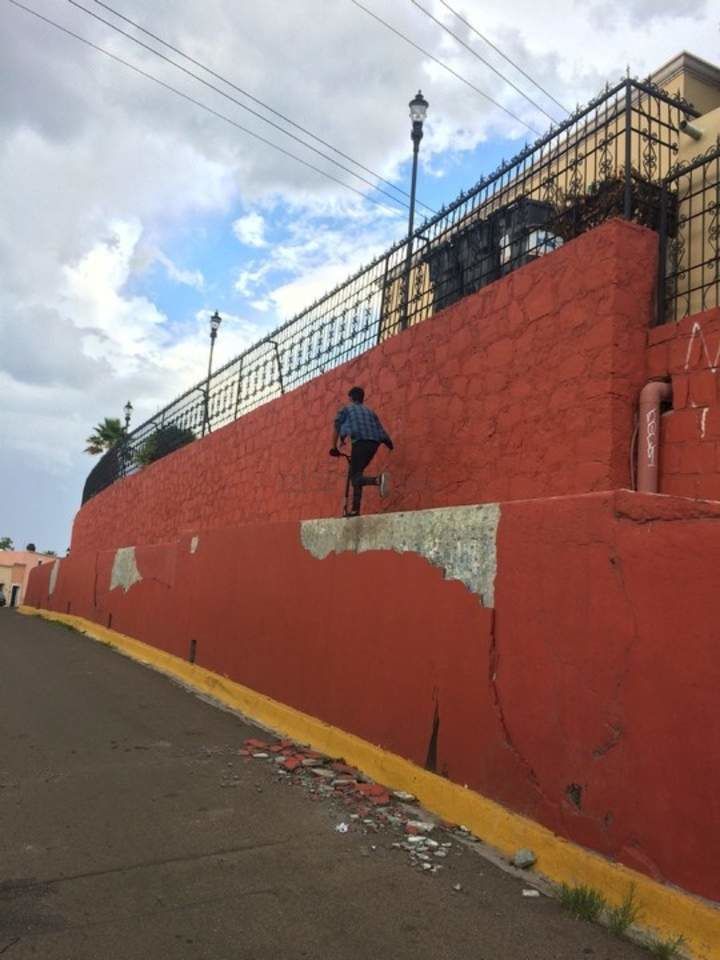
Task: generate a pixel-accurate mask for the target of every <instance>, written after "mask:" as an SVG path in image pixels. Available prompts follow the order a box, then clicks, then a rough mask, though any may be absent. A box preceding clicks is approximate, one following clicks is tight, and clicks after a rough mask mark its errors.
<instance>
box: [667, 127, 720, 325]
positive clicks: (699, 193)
mask: <svg viewBox="0 0 720 960" xmlns="http://www.w3.org/2000/svg"><path fill="white" fill-rule="evenodd" d="M657 305H658V310H657V315H656V318H655V322H656V323H658V324H661V323H668V322H670V321H677V320H681V319H682V318H683V317H687V316H691V315H693V314H695V313H701V312H702V311H703V310H708V309H710V308H711V307H717V306H720V138H718V140H717V142H716V143H715V144H713V146H712V147H710V148H709V149H708V150H706V151H705V153H702V154H700V155H699V156H697V157H694V158H693V159H692V160H689V161H687V162H685V163H680V164H677V165H676V166H673V167H672V168H671V169H670V171H669V173H668V175H667V176H666V178H665V181H664V183H663V188H662V193H661V223H660V257H659V274H658V296H657Z"/></svg>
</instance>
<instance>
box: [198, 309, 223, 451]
mask: <svg viewBox="0 0 720 960" xmlns="http://www.w3.org/2000/svg"><path fill="white" fill-rule="evenodd" d="M221 323H222V317H221V316H220V314H219V313H218V312H217V310H216V311H215V313H214V314H213V315H212V316H211V317H210V356H209V357H208V372H207V380H206V381H205V404H204V410H203V424H202V436H203V437H204V436H205V430H206V429H207V430H208V432H209V431H210V376H211V374H212V359H213V350H214V349H215V340H216V339H217V335H218V330H219V329H220V324H221Z"/></svg>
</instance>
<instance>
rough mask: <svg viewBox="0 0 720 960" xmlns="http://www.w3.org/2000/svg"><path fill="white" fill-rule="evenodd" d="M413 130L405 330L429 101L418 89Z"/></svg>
mask: <svg viewBox="0 0 720 960" xmlns="http://www.w3.org/2000/svg"><path fill="white" fill-rule="evenodd" d="M409 107H410V119H411V120H412V130H411V132H410V136H411V138H412V144H413V166H412V185H411V187H410V216H409V218H408V238H407V252H406V254H405V296H404V298H403V312H402V318H401V321H400V329H401V330H405V328H406V327H407V325H408V306H409V301H410V264H411V262H412V235H413V227H414V226H415V186H416V184H417V166H418V151H419V150H420V141H421V140H422V138H423V123H424V122H425V117H426V116H427V109H428V107H429V103H428V102H427V100H426V99H425V97H423V95H422V90H418V92H417V93H416V95H415V96H414V97H413V98H412V100H411V101H410V103H409Z"/></svg>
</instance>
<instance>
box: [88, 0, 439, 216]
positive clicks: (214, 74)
mask: <svg viewBox="0 0 720 960" xmlns="http://www.w3.org/2000/svg"><path fill="white" fill-rule="evenodd" d="M95 3H97V4H98V6H100V7H103V8H104V9H105V10H107V11H108V12H109V13H112V14H114V15H115V16H116V17H118V19H120V20H123V21H124V22H125V23H129V24H130V26H132V27H135V29H136V30H139V31H140V32H141V33H144V34H145V35H146V36H147V37H152V39H153V40H155V41H156V42H157V43H160V44H162V45H163V46H164V47H167V49H168V50H172V51H173V53H177V54H178V55H179V56H181V57H183V58H184V59H185V60H187V61H188V62H189V63H192V64H194V65H195V66H196V67H200V69H201V70H205V72H206V73H208V74H210V76H211V77H215V79H216V80H221V81H222V82H223V83H226V84H227V85H228V86H229V87H232V89H233V90H237V92H238V93H241V94H242V95H243V96H244V97H247V98H248V100H252V101H253V103H257V104H258V105H259V106H261V107H263V108H264V109H265V110H267V111H268V112H269V113H272V114H274V115H275V116H276V117H280V119H281V120H284V121H285V123H289V124H290V126H291V127H294V128H295V129H296V130H301V131H302V132H303V133H304V134H306V135H307V136H308V137H311V138H312V139H313V140H316V141H317V142H318V143H321V144H322V145H323V146H324V147H328V149H330V150H332V151H333V152H334V153H337V154H338V156H340V157H342V158H343V159H344V160H348V161H349V162H350V163H354V164H355V166H356V167H359V168H360V169H361V170H364V171H365V173H369V174H370V175H371V176H373V177H375V178H376V180H379V181H380V182H381V183H384V184H386V185H387V186H388V187H391V188H392V189H393V190H397V191H398V193H402V194H403V195H404V196H405V197H408V198H409V197H410V194H409V193H408V192H407V190H403V189H402V187H399V186H397V184H395V183H393V182H392V181H391V180H387V179H386V178H385V177H383V176H381V175H380V174H379V173H376V172H375V171H374V170H372V169H371V168H370V167H366V166H365V165H364V164H363V163H360V161H359V160H355V159H354V158H353V157H351V156H349V155H348V154H347V153H343V151H342V150H339V149H338V148H337V147H334V146H333V145H332V144H331V143H328V141H327V140H323V138H322V137H319V136H318V135H317V134H316V133H313V132H312V130H308V129H307V127H303V126H302V124H300V123H296V122H295V121H294V120H292V119H291V118H290V117H288V116H286V115H285V114H284V113H281V112H280V111H279V110H276V109H275V108H274V107H271V106H270V105H269V104H268V103H265V101H264V100H261V99H260V98H259V97H256V96H253V94H252V93H248V91H247V90H244V89H243V88H242V87H239V86H238V85H237V84H236V83H233V81H232V80H228V78H227V77H224V76H223V75H222V74H220V73H217V72H216V71H215V70H212V69H211V68H210V67H208V66H207V64H204V63H202V62H201V61H200V60H195V59H194V57H191V56H190V55H189V54H187V53H185V52H184V51H183V50H180V49H179V48H178V47H175V46H173V44H172V43H168V41H167V40H163V38H162V37H159V36H158V35H157V34H156V33H152V31H150V30H147V29H146V28H145V27H143V26H141V25H140V24H139V23H137V22H136V21H135V20H131V19H130V17H126V16H125V14H123V13H120V12H119V11H118V10H115V9H114V8H113V7H111V6H110V5H109V4H107V3H103V0H95ZM82 9H84V8H82ZM106 22H107V21H103V23H106ZM125 36H127V34H125ZM256 116H260V115H259V114H256ZM262 119H265V118H264V117H263V118H262ZM278 129H280V128H278ZM301 142H302V141H301ZM321 156H324V154H321ZM366 182H367V181H366ZM417 203H418V204H419V206H422V207H425V209H426V210H428V211H429V212H430V213H435V210H433V209H432V207H428V205H427V204H425V203H422V201H421V200H418V201H417Z"/></svg>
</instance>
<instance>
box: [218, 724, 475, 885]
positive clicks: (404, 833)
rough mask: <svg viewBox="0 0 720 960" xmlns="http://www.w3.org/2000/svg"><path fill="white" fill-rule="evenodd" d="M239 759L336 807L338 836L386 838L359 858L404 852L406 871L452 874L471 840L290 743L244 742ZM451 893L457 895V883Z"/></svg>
mask: <svg viewBox="0 0 720 960" xmlns="http://www.w3.org/2000/svg"><path fill="white" fill-rule="evenodd" d="M237 755H238V757H240V758H242V759H243V760H265V761H269V762H270V764H271V767H272V770H273V774H274V775H275V777H276V779H277V780H279V781H280V782H281V783H285V784H289V785H293V786H296V787H301V788H302V789H304V790H305V791H306V792H307V793H308V794H309V795H310V797H311V799H313V800H323V799H324V800H330V801H331V802H332V803H333V804H335V805H337V806H339V807H340V808H341V812H342V819H341V820H340V821H339V822H336V824H335V830H336V831H337V832H338V833H349V832H350V831H352V832H358V833H363V834H365V835H368V834H372V835H380V834H382V833H386V834H387V840H388V841H389V842H388V843H387V844H380V839H381V837H380V836H378V842H377V843H375V842H374V843H372V844H370V845H369V846H368V848H367V850H366V851H365V852H364V853H363V855H364V856H366V855H368V854H369V852H371V851H372V852H375V851H377V850H378V849H380V848H381V847H382V846H387V847H388V848H389V849H391V850H397V851H398V852H400V853H404V854H405V855H406V857H407V861H408V863H409V864H410V866H412V867H414V868H415V869H417V870H419V871H420V872H422V873H424V874H427V875H428V876H435V875H437V874H438V873H440V872H441V871H451V870H452V860H453V858H456V857H460V856H462V853H463V850H464V849H465V848H466V847H467V846H468V843H469V842H471V841H473V840H475V839H476V838H474V837H472V835H471V834H470V831H469V830H468V828H467V827H464V826H458V825H455V824H451V823H447V822H444V821H439V820H437V819H434V818H432V817H431V816H430V814H428V813H427V811H425V810H423V809H422V808H421V807H419V806H418V805H417V798H416V797H415V796H414V795H413V794H412V793H408V792H407V791H406V790H391V789H390V788H388V787H386V786H383V785H382V784H379V783H374V782H373V781H372V780H370V779H369V778H368V777H367V776H365V774H363V773H362V772H361V771H360V770H357V769H355V767H351V766H349V765H348V764H346V763H345V762H344V761H343V760H339V759H334V758H332V757H327V756H324V755H323V754H321V753H318V752H317V751H315V750H311V749H309V748H308V747H307V746H303V745H302V744H299V743H295V742H294V741H292V740H277V741H274V740H267V741H266V740H259V739H257V738H252V739H248V740H246V741H245V742H244V744H243V746H242V748H240V749H239V750H238V751H237ZM453 890H455V891H456V892H460V891H461V890H462V887H461V885H460V884H459V883H457V884H454V885H453Z"/></svg>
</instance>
